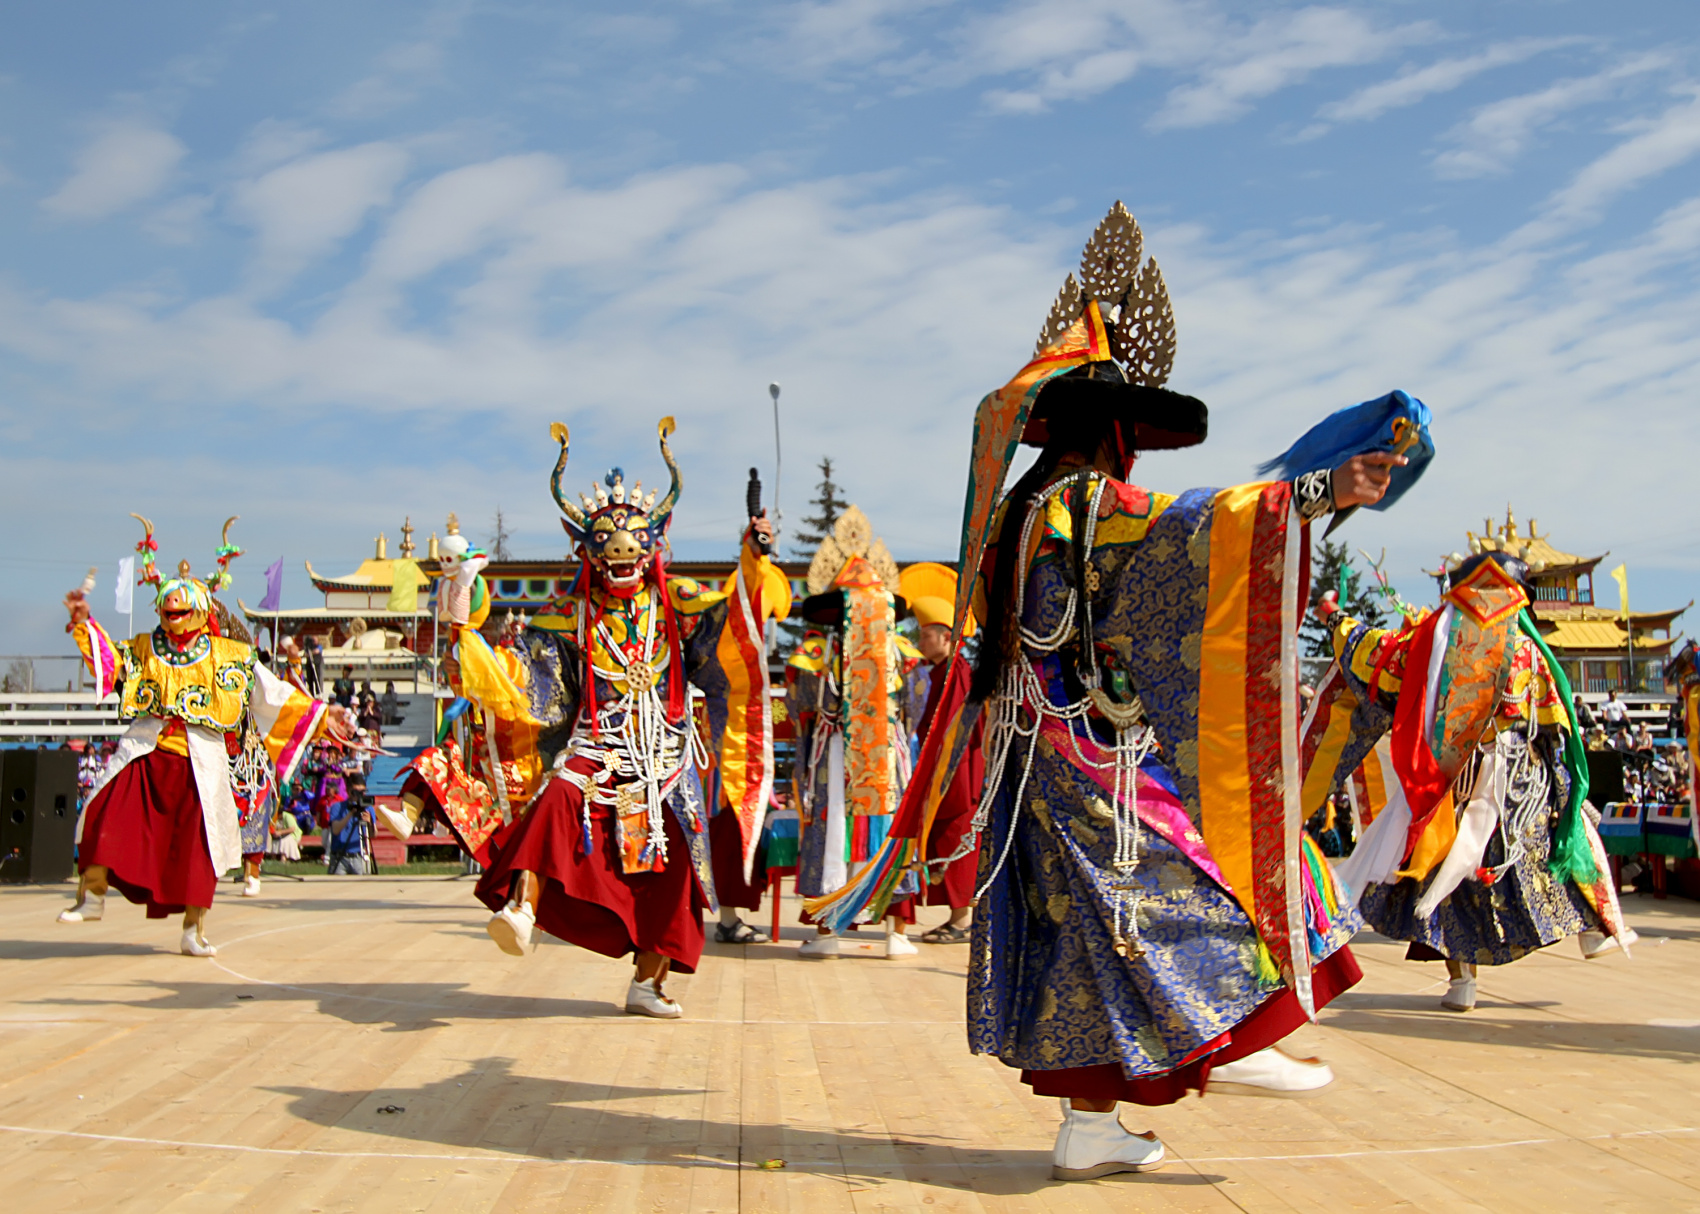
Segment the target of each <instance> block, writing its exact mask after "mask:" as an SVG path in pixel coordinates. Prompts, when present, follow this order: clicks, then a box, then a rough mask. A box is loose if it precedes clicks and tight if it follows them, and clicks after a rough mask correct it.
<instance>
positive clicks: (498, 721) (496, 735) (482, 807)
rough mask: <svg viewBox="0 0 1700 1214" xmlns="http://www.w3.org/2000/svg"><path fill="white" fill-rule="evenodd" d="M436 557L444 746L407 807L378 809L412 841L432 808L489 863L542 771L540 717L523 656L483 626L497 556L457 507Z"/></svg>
mask: <svg viewBox="0 0 1700 1214" xmlns="http://www.w3.org/2000/svg"><path fill="white" fill-rule="evenodd" d="M437 560H438V564H439V567H440V569H441V571H442V576H441V578H440V579H439V580H438V583H437V616H438V626H439V627H440V628H442V629H443V632H444V636H445V638H446V640H447V642H448V651H447V660H445V662H444V664H443V666H444V672H445V674H446V676H447V678H448V683H449V687H450V689H451V690H452V691H453V692H454V699H453V700H452V701H451V702H450V704H449V705H448V708H447V709H446V710H445V711H444V713H443V714H442V721H441V724H440V725H439V726H438V730H437V740H436V745H434V746H432V747H430V748H428V749H427V750H425V751H424V752H423V753H421V754H420V755H419V756H418V757H417V758H415V759H414V760H413V762H412V764H411V765H410V770H409V771H408V774H407V778H406V780H405V781H404V782H403V784H402V788H401V798H400V801H401V804H400V807H399V808H398V809H390V808H388V807H385V806H379V807H378V811H377V812H378V816H379V818H380V819H381V820H382V821H383V823H384V825H385V826H386V827H388V828H389V830H390V832H391V833H392V834H394V835H395V836H396V837H397V838H399V839H404V840H405V839H407V838H410V837H411V836H412V834H413V827H414V825H415V823H417V822H418V821H419V817H420V815H421V814H422V813H423V812H424V811H425V810H426V809H427V808H429V809H431V810H432V811H433V812H434V814H435V816H436V817H437V818H438V819H439V820H440V821H441V822H442V823H443V824H444V825H445V826H447V827H448V829H449V831H450V833H451V834H453V836H454V838H455V841H456V842H457V843H459V844H460V846H461V848H462V849H463V850H464V851H465V852H466V853H467V854H468V855H469V856H471V857H472V858H473V859H474V860H476V861H477V862H478V863H479V864H486V863H488V862H489V859H490V839H491V836H492V835H494V834H495V833H496V831H497V830H498V829H500V828H501V826H502V824H503V823H505V822H508V821H510V820H512V819H513V817H514V816H515V815H517V814H519V813H520V812H521V811H523V810H524V809H525V807H526V805H527V804H528V803H529V802H530V800H531V798H532V795H533V794H534V793H535V792H536V790H537V786H538V783H539V781H540V780H541V778H542V774H543V763H542V758H541V756H540V755H539V753H538V749H537V730H538V721H537V719H536V718H535V717H533V716H532V714H531V701H530V695H529V692H528V690H527V688H528V685H529V682H530V677H529V671H528V670H527V668H526V665H525V663H524V661H523V660H522V659H521V658H520V657H519V655H517V654H516V653H515V652H514V651H513V650H512V649H510V648H508V647H506V646H502V647H492V646H491V645H490V643H489V642H488V641H486V640H485V639H484V636H483V634H482V633H481V632H480V631H479V629H481V628H482V627H483V626H484V623H485V621H486V620H487V619H489V617H490V587H489V585H488V583H487V582H486V581H485V580H484V568H485V566H487V565H488V564H489V563H490V556H489V554H488V553H487V552H485V551H484V549H482V548H479V547H476V546H474V545H472V544H470V543H468V542H467V539H466V537H465V536H463V535H461V534H460V529H459V525H458V523H457V521H456V519H455V517H454V515H452V514H451V515H450V516H449V533H448V535H447V536H446V537H445V538H444V539H443V542H442V544H441V545H439V547H438V549H437Z"/></svg>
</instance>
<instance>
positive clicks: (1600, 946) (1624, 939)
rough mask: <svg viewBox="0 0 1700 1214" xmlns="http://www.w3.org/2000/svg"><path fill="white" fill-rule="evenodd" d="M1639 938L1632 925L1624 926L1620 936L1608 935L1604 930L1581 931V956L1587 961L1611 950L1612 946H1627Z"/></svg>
mask: <svg viewBox="0 0 1700 1214" xmlns="http://www.w3.org/2000/svg"><path fill="white" fill-rule="evenodd" d="M1640 938H1641V937H1640V936H1638V935H1636V933H1635V929H1634V928H1632V927H1626V928H1624V929H1623V934H1622V935H1621V936H1608V935H1606V934H1605V933H1604V932H1583V933H1582V935H1581V936H1580V937H1579V939H1580V940H1581V943H1582V956H1583V957H1584V958H1585V959H1587V960H1589V961H1592V960H1593V959H1594V958H1595V957H1598V956H1600V955H1601V954H1602V953H1609V952H1611V950H1612V949H1614V948H1618V947H1623V948H1628V947H1629V946H1630V945H1631V944H1634V943H1635V942H1636V941H1637V940H1639V939H1640Z"/></svg>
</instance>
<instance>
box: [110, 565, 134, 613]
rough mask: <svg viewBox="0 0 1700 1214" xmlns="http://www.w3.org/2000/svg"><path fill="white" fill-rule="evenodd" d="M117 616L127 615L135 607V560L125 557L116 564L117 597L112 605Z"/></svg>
mask: <svg viewBox="0 0 1700 1214" xmlns="http://www.w3.org/2000/svg"><path fill="white" fill-rule="evenodd" d="M114 605H115V606H116V607H117V608H118V614H119V615H129V614H130V612H132V611H134V610H135V606H136V558H135V557H133V556H127V557H125V558H124V559H123V560H121V561H119V562H118V596H117V602H116V603H115V604H114Z"/></svg>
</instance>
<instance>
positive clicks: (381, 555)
mask: <svg viewBox="0 0 1700 1214" xmlns="http://www.w3.org/2000/svg"><path fill="white" fill-rule="evenodd" d="M389 546H390V541H389V537H388V536H386V535H385V534H384V533H383V532H382V531H380V532H378V551H377V553H376V554H375V555H376V556H377V558H378V559H379V560H380V561H384V560H388V559H389V557H388V556H386V555H385V554H386V553H387V552H388V551H389Z"/></svg>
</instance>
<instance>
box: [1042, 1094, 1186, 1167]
mask: <svg viewBox="0 0 1700 1214" xmlns="http://www.w3.org/2000/svg"><path fill="white" fill-rule="evenodd" d="M1162 1166H1163V1143H1162V1141H1161V1140H1159V1139H1158V1137H1157V1135H1156V1134H1130V1133H1128V1132H1127V1130H1126V1129H1124V1128H1123V1127H1122V1123H1121V1119H1120V1118H1119V1117H1117V1116H1116V1111H1115V1110H1114V1109H1111V1110H1110V1111H1109V1112H1108V1113H1088V1112H1085V1111H1084V1110H1082V1109H1076V1108H1071V1107H1069V1103H1068V1101H1066V1100H1065V1101H1063V1123H1062V1128H1061V1129H1059V1130H1058V1131H1057V1145H1056V1147H1055V1149H1054V1150H1053V1151H1052V1152H1051V1179H1052V1180H1096V1179H1097V1178H1098V1177H1100V1176H1109V1175H1111V1174H1113V1173H1115V1172H1149V1171H1151V1170H1152V1169H1153V1168H1160V1167H1162Z"/></svg>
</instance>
